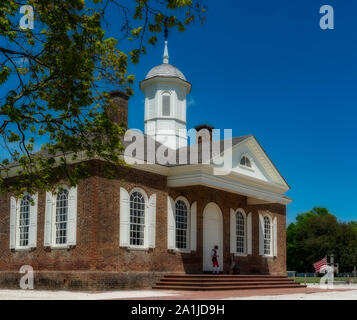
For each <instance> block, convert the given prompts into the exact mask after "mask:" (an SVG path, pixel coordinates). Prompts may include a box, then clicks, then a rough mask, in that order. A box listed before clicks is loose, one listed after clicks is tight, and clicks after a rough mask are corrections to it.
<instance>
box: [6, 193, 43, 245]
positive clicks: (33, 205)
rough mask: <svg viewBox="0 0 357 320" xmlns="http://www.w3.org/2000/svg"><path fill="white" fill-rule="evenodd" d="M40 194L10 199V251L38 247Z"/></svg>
mask: <svg viewBox="0 0 357 320" xmlns="http://www.w3.org/2000/svg"><path fill="white" fill-rule="evenodd" d="M37 202H38V194H37V193H36V194H33V195H29V194H28V193H26V194H25V195H24V196H23V197H22V198H20V199H17V198H15V197H10V241H9V244H10V249H14V250H29V249H31V248H36V247H37Z"/></svg>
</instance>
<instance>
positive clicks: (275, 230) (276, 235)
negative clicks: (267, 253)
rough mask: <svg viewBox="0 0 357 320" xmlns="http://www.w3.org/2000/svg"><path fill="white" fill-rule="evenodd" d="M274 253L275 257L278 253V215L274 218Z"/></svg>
mask: <svg viewBox="0 0 357 320" xmlns="http://www.w3.org/2000/svg"><path fill="white" fill-rule="evenodd" d="M273 246H274V248H273V254H274V257H276V256H277V255H278V225H277V219H276V217H275V218H274V220H273Z"/></svg>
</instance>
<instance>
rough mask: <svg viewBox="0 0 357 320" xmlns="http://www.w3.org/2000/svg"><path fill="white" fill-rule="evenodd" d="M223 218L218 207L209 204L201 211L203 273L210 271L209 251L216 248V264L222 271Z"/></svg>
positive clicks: (210, 258) (210, 259)
mask: <svg viewBox="0 0 357 320" xmlns="http://www.w3.org/2000/svg"><path fill="white" fill-rule="evenodd" d="M222 220H223V217H222V212H221V210H220V209H219V207H218V206H217V205H216V204H215V203H213V202H211V203H209V204H208V205H207V206H206V208H205V209H204V211H203V271H212V270H213V268H212V256H211V251H212V249H213V248H214V246H218V255H219V257H218V263H219V269H220V271H222V270H223V230H222V226H223V221H222Z"/></svg>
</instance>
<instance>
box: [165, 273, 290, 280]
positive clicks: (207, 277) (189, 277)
mask: <svg viewBox="0 0 357 320" xmlns="http://www.w3.org/2000/svg"><path fill="white" fill-rule="evenodd" d="M164 277H165V278H187V279H191V278H200V279H202V278H206V279H212V278H219V279H222V278H230V279H252V278H257V279H288V277H287V276H270V275H231V274H187V275H185V274H166V275H164Z"/></svg>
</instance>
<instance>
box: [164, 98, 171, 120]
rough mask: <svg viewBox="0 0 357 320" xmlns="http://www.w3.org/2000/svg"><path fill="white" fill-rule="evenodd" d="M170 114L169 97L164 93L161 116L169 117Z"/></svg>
mask: <svg viewBox="0 0 357 320" xmlns="http://www.w3.org/2000/svg"><path fill="white" fill-rule="evenodd" d="M170 114H171V112H170V95H169V94H167V93H166V94H164V95H163V96H162V115H163V116H169V115H170Z"/></svg>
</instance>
